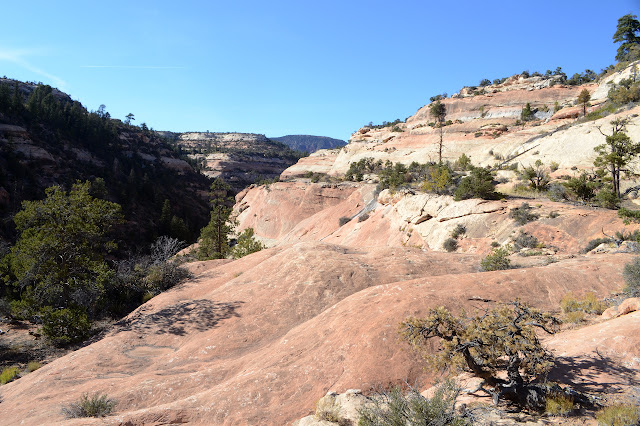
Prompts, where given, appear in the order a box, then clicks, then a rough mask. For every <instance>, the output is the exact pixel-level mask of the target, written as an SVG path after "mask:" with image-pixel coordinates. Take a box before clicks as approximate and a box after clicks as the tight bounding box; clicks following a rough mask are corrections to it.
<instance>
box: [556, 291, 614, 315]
mask: <svg viewBox="0 0 640 426" xmlns="http://www.w3.org/2000/svg"><path fill="white" fill-rule="evenodd" d="M560 307H561V308H562V312H564V313H565V314H567V313H569V312H584V313H587V314H597V315H600V314H601V313H603V312H604V311H605V310H606V309H607V308H608V307H609V306H608V305H607V304H606V303H605V302H603V301H602V300H598V297H597V296H596V294H595V293H593V292H588V293H587V294H585V295H584V297H583V298H582V299H579V298H577V297H575V296H574V295H573V294H572V293H568V294H566V295H565V296H564V297H563V298H562V300H561V301H560Z"/></svg>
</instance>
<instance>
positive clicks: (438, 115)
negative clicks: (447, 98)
mask: <svg viewBox="0 0 640 426" xmlns="http://www.w3.org/2000/svg"><path fill="white" fill-rule="evenodd" d="M429 114H431V116H432V117H433V118H434V120H435V123H436V127H438V128H439V129H440V143H439V147H438V164H442V127H443V126H444V122H445V119H446V117H447V107H446V105H445V104H443V103H442V102H441V101H440V100H439V99H438V100H437V101H435V102H432V103H431V104H430V105H429Z"/></svg>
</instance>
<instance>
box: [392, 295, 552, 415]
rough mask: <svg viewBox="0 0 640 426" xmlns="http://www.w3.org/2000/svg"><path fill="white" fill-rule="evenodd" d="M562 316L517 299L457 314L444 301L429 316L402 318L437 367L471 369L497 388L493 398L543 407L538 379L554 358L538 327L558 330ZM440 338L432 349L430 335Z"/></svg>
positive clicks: (411, 338)
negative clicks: (437, 346) (473, 312)
mask: <svg viewBox="0 0 640 426" xmlns="http://www.w3.org/2000/svg"><path fill="white" fill-rule="evenodd" d="M559 323H560V322H559V321H558V320H557V319H556V318H555V317H553V316H551V315H549V314H545V313H542V312H540V311H538V310H537V309H533V308H531V307H529V306H527V305H526V304H524V303H522V302H520V301H518V300H516V301H514V302H511V303H510V304H506V305H502V306H498V307H496V308H494V309H491V310H486V311H485V312H482V313H480V314H477V315H476V316H474V317H471V318H465V317H464V316H461V317H456V316H454V315H453V314H452V313H451V312H450V311H449V310H447V309H446V308H444V307H439V308H435V309H431V310H430V311H429V314H428V315H427V316H426V317H425V318H408V319H406V320H405V321H403V322H402V323H401V334H402V336H403V337H404V338H405V339H406V340H407V341H408V342H409V343H410V344H411V345H412V346H413V347H414V348H415V349H417V350H418V351H421V352H422V353H423V355H425V356H426V357H427V359H428V361H429V362H430V363H431V364H432V365H434V366H435V367H440V368H445V367H446V368H449V369H452V370H459V369H462V370H469V371H471V372H472V373H473V374H474V375H476V376H478V377H480V378H482V379H483V380H484V385H486V386H487V387H490V388H493V389H494V390H493V391H491V393H492V394H493V397H494V401H496V402H497V400H498V399H500V398H504V399H507V400H510V401H512V402H514V403H516V404H518V405H520V406H526V407H529V408H533V409H537V410H540V409H542V408H543V407H544V403H545V398H544V396H545V392H546V390H545V388H544V387H543V386H540V385H537V384H535V382H536V379H539V378H542V377H543V376H544V375H545V374H546V373H547V372H548V371H549V370H550V369H551V367H552V365H553V358H552V356H551V354H550V353H549V352H548V351H547V350H546V349H545V348H544V347H543V346H542V343H541V342H540V339H539V338H538V336H537V334H536V329H542V330H544V331H546V332H547V333H554V332H555V331H557V328H558V325H559ZM432 338H437V339H438V340H439V343H440V351H439V352H438V353H437V354H435V355H433V354H432V353H431V352H429V350H428V346H427V341H429V340H430V339H432Z"/></svg>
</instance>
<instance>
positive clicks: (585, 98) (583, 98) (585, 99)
mask: <svg viewBox="0 0 640 426" xmlns="http://www.w3.org/2000/svg"><path fill="white" fill-rule="evenodd" d="M590 100H591V94H590V93H589V91H588V90H587V89H582V91H581V92H580V94H579V95H578V104H579V105H582V115H584V116H586V115H587V106H588V105H589V101H590Z"/></svg>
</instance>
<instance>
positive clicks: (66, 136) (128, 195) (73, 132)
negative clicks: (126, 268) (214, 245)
mask: <svg viewBox="0 0 640 426" xmlns="http://www.w3.org/2000/svg"><path fill="white" fill-rule="evenodd" d="M77 180H81V181H84V180H89V181H92V182H96V180H98V181H99V182H98V186H97V187H96V188H98V187H99V188H100V189H99V194H98V192H96V194H98V195H99V196H101V197H105V198H108V199H109V200H111V201H115V202H117V203H119V204H121V205H122V206H123V208H124V210H125V215H126V219H127V224H126V227H125V229H123V230H122V237H123V238H124V242H125V245H126V246H129V248H132V249H134V248H135V247H136V246H138V245H142V246H144V245H146V244H148V243H149V242H150V241H153V239H154V238H155V237H157V236H158V235H159V234H160V232H162V230H161V229H160V228H161V226H162V225H161V223H160V215H161V210H162V207H163V204H164V203H165V200H168V201H169V204H170V207H171V212H170V216H169V219H171V216H172V215H173V216H175V217H176V220H177V221H178V222H181V223H182V227H181V230H180V231H179V232H177V233H179V234H180V235H177V234H176V236H179V237H180V238H181V239H191V238H193V237H194V236H196V235H197V232H198V230H199V229H200V227H202V226H203V225H204V224H205V223H206V221H207V218H208V210H209V207H208V205H207V192H206V191H207V190H208V182H207V179H206V178H205V177H204V176H202V175H201V174H199V173H197V172H196V171H195V170H194V168H193V167H192V165H191V164H190V163H189V162H188V161H186V157H183V156H181V155H180V152H179V149H178V148H177V147H175V146H173V145H171V144H170V143H169V142H168V141H166V140H165V139H163V138H161V137H159V136H158V135H157V134H156V133H155V132H153V131H151V130H149V129H147V128H146V126H144V127H142V128H139V127H134V126H128V125H126V124H124V123H122V122H120V121H119V120H114V119H111V118H110V116H109V113H108V112H106V111H104V109H101V110H99V111H96V112H88V111H87V110H86V109H85V108H84V107H83V106H82V105H81V104H80V103H79V102H77V101H72V100H71V98H69V96H68V95H66V94H64V93H62V92H59V91H58V90H56V89H52V88H51V87H49V86H42V85H35V84H30V83H23V82H18V81H15V80H8V79H0V218H1V219H2V220H1V221H0V239H1V238H4V239H8V240H12V239H13V238H14V237H15V234H14V230H13V222H12V220H11V218H12V217H13V215H14V214H15V213H16V212H17V211H18V210H19V209H20V208H21V202H22V201H23V200H33V199H40V198H43V197H44V190H45V188H47V187H49V186H52V185H61V186H63V187H65V188H68V187H69V186H70V185H71V184H73V183H74V182H76V181H77ZM96 191H98V189H96ZM131 229H135V234H136V238H135V239H131V238H130V235H132V234H131Z"/></svg>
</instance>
